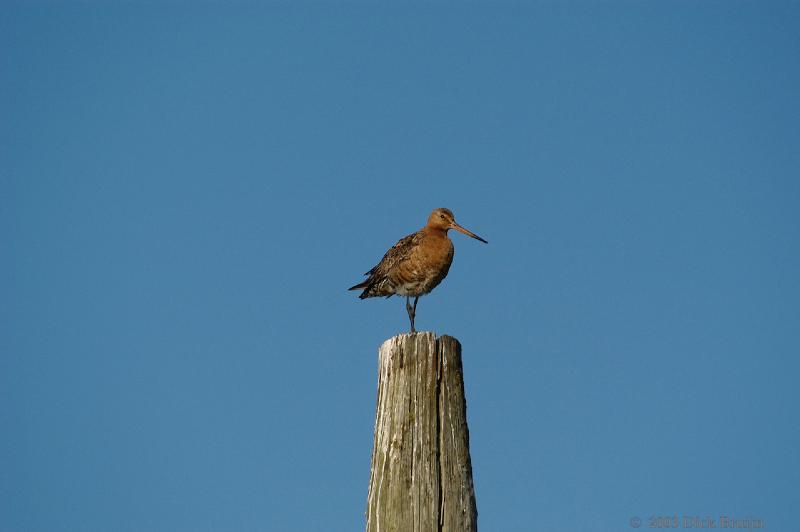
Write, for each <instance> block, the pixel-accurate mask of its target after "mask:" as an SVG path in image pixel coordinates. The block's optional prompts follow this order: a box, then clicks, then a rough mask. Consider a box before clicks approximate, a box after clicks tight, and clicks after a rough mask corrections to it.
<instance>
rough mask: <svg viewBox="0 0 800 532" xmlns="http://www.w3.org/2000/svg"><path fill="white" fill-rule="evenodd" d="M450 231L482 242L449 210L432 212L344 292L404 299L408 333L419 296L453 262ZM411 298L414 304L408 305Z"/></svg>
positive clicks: (363, 295) (434, 286)
mask: <svg viewBox="0 0 800 532" xmlns="http://www.w3.org/2000/svg"><path fill="white" fill-rule="evenodd" d="M449 229H454V230H456V231H458V232H460V233H464V234H465V235H467V236H470V237H472V238H474V239H476V240H480V241H481V242H483V243H484V244H488V243H489V242H487V241H486V240H484V239H483V238H481V237H479V236H478V235H476V234H475V233H473V232H472V231H469V230H467V229H464V228H463V227H461V226H460V225H458V223H456V219H455V216H453V212H452V211H451V210H450V209H445V208H439V209H434V210H433V212H431V214H430V216H428V223H427V224H426V225H425V227H423V228H422V229H420V230H419V231H417V232H416V233H412V234H410V235H408V236H405V237H403V238H401V239H400V240H399V241H398V242H397V244H395V245H394V246H392V248H391V249H390V250H389V251H387V252H386V254H385V255H384V256H383V258H382V259H381V261H380V262H379V263H378V264H377V265H376V266H375V267H374V268H372V269H371V270H369V271H368V272H367V273H365V274H364V275H366V276H367V279H366V280H364V281H363V282H361V283H358V284H357V285H354V286H351V287H350V288H348V290H363V292H361V295H359V296H358V297H359V298H360V299H366V298H368V297H378V296H386V297H387V298H389V297H392V296H393V295H399V296H406V312H408V319H409V320H410V321H411V332H412V333H413V332H416V329H415V328H414V318H415V317H416V313H417V302H418V301H419V298H420V296H423V295H425V294H428V293H430V292H431V290H433V289H434V288H436V287H437V286H438V285H439V283H441V282H442V279H444V278H445V277H446V276H447V272H449V271H450V265H451V264H452V263H453V242H452V241H451V240H450V238H449V237H448V236H447V231H448V230H449ZM411 296H414V305H413V306H412V305H411Z"/></svg>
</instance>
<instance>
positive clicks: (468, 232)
mask: <svg viewBox="0 0 800 532" xmlns="http://www.w3.org/2000/svg"><path fill="white" fill-rule="evenodd" d="M450 227H451V228H452V229H455V230H456V231H458V232H459V233H464V234H465V235H467V236H471V237H472V238H474V239H475V240H480V241H481V242H483V243H484V244H488V243H489V242H487V241H486V240H484V239H482V238H481V237H479V236H478V235H476V234H475V233H473V232H472V231H469V230H467V229H464V228H463V227H461V226H460V225H458V224H457V223H455V222H453V225H451V226H450Z"/></svg>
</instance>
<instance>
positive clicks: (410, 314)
mask: <svg viewBox="0 0 800 532" xmlns="http://www.w3.org/2000/svg"><path fill="white" fill-rule="evenodd" d="M410 297H411V296H406V312H408V319H409V320H411V332H412V333H413V332H417V331H416V330H415V329H414V315H415V314H416V313H417V300H416V299H415V300H414V308H411V300H410ZM417 299H419V298H417Z"/></svg>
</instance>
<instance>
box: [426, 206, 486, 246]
mask: <svg viewBox="0 0 800 532" xmlns="http://www.w3.org/2000/svg"><path fill="white" fill-rule="evenodd" d="M428 227H431V228H433V229H439V230H441V231H445V232H446V231H447V230H448V229H455V230H456V231H458V232H459V233H464V234H465V235H467V236H471V237H472V238H474V239H476V240H480V241H481V242H483V243H484V244H488V242H487V241H486V240H484V239H482V238H481V237H479V236H478V235H476V234H475V233H473V232H472V231H469V230H467V229H464V228H463V227H461V226H460V225H458V224H457V223H456V217H455V216H453V212H452V211H451V210H450V209H445V208H441V209H434V211H433V212H432V213H431V215H430V216H429V217H428Z"/></svg>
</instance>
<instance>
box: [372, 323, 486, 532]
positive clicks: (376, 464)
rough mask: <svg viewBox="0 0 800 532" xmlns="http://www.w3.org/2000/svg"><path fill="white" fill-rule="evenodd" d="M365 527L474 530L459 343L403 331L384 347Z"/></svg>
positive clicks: (375, 531) (383, 531)
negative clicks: (403, 332)
mask: <svg viewBox="0 0 800 532" xmlns="http://www.w3.org/2000/svg"><path fill="white" fill-rule="evenodd" d="M366 517H367V532H439V531H442V532H473V531H476V530H477V529H478V527H477V517H478V512H477V508H476V505H475V490H474V487H473V484H472V465H471V462H470V456H469V430H468V428H467V418H466V401H465V397H464V377H463V370H462V365H461V344H459V342H458V340H456V339H455V338H452V337H450V336H441V337H439V338H436V336H435V335H434V334H433V333H430V332H423V333H412V334H401V335H399V336H395V337H394V338H390V339H389V340H387V341H386V342H384V343H383V345H382V346H381V347H380V350H379V368H378V400H377V408H376V412H375V441H374V446H373V450H372V468H371V471H370V483H369V496H368V498H367V512H366Z"/></svg>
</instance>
